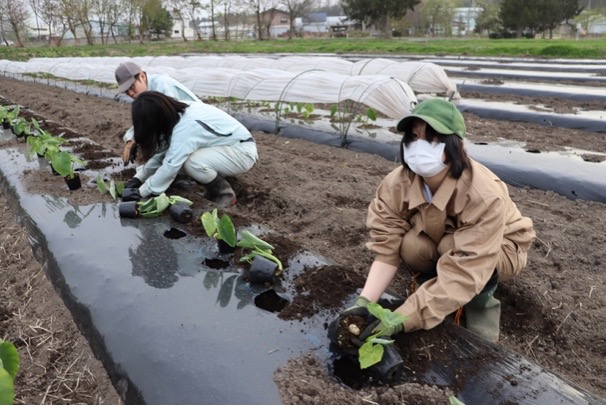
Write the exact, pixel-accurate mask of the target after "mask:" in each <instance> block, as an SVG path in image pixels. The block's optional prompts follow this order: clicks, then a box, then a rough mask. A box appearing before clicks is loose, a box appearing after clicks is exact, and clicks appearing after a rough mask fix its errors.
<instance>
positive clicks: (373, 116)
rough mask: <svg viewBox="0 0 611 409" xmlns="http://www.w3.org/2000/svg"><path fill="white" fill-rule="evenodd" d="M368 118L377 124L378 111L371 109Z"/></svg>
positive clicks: (368, 111)
mask: <svg viewBox="0 0 611 409" xmlns="http://www.w3.org/2000/svg"><path fill="white" fill-rule="evenodd" d="M367 118H369V119H370V120H371V121H373V122H375V121H376V120H377V119H378V114H376V111H375V110H374V109H373V108H369V109H368V110H367Z"/></svg>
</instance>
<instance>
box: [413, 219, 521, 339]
mask: <svg viewBox="0 0 611 409" xmlns="http://www.w3.org/2000/svg"><path fill="white" fill-rule="evenodd" d="M453 248H454V236H453V235H452V234H446V235H445V236H443V237H442V239H441V241H440V242H439V243H435V242H434V241H433V240H432V239H431V238H430V237H429V236H427V235H426V234H425V233H416V231H415V229H412V230H410V231H408V232H407V233H406V235H405V236H404V237H403V241H402V242H401V259H402V260H403V262H405V263H406V264H407V265H408V266H409V267H410V268H411V269H412V270H414V271H417V272H422V273H426V272H432V271H436V266H437V260H439V257H440V256H441V255H442V254H445V253H446V252H448V251H451V250H452V249H453ZM526 256H527V252H526V251H522V250H521V249H520V247H519V246H518V245H517V244H515V243H514V242H512V241H510V240H507V239H503V242H502V244H501V248H500V249H499V257H498V261H497V264H496V270H497V272H498V274H499V281H504V280H507V279H509V278H512V277H515V276H516V275H518V274H520V273H521V272H522V271H523V270H524V267H525V266H526ZM496 289H497V286H496V285H495V286H494V287H492V288H491V289H488V290H486V291H485V292H483V293H481V294H478V295H476V296H475V297H474V298H473V299H472V300H471V301H470V302H469V303H467V304H466V305H465V306H464V311H465V317H466V326H467V329H469V330H471V331H473V332H475V333H476V334H478V335H480V336H482V337H483V338H485V339H488V340H490V341H493V342H496V341H498V339H499V332H500V330H499V328H500V316H501V302H500V301H499V300H498V299H496V298H494V292H495V291H496Z"/></svg>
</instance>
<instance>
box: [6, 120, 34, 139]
mask: <svg viewBox="0 0 611 409" xmlns="http://www.w3.org/2000/svg"><path fill="white" fill-rule="evenodd" d="M11 127H12V128H13V133H14V134H15V135H16V136H25V135H30V134H31V133H32V124H31V123H30V122H29V121H28V120H27V119H25V118H23V117H17V118H15V119H14V120H12V121H11Z"/></svg>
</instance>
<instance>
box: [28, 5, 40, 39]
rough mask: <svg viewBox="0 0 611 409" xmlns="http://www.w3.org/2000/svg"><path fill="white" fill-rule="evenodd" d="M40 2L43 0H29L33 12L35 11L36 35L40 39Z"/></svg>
mask: <svg viewBox="0 0 611 409" xmlns="http://www.w3.org/2000/svg"><path fill="white" fill-rule="evenodd" d="M40 2H41V0H29V1H28V3H29V4H30V7H31V8H32V12H33V13H34V19H35V20H36V37H37V39H40V31H41V29H40V20H41V18H40V17H39V14H40Z"/></svg>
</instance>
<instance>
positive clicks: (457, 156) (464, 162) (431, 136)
mask: <svg viewBox="0 0 611 409" xmlns="http://www.w3.org/2000/svg"><path fill="white" fill-rule="evenodd" d="M425 134H426V140H427V141H428V142H433V141H434V140H435V138H439V142H440V143H445V144H446V146H445V149H444V151H443V152H444V153H445V154H446V161H445V164H446V165H448V166H449V167H450V175H452V177H453V178H454V179H458V178H459V177H460V175H462V172H463V170H465V169H468V168H470V167H471V164H470V163H469V157H468V156H467V151H465V148H464V145H463V140H462V139H461V138H460V137H459V136H458V135H456V134H450V135H442V134H440V133H439V132H437V131H436V130H434V129H433V128H432V127H431V126H430V125H429V124H426V130H425ZM413 141H414V136H413V135H412V129H411V127H410V128H409V129H407V130H406V131H405V133H404V134H403V139H401V163H402V164H403V166H404V167H405V168H406V169H408V170H410V171H411V169H410V168H409V165H408V164H407V162H405V159H404V158H403V149H404V148H403V146H405V145H408V146H409V144H410V143H412V142H413Z"/></svg>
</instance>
